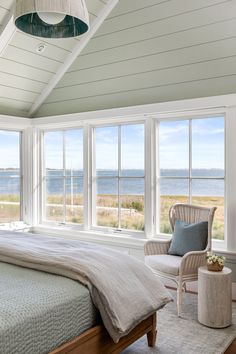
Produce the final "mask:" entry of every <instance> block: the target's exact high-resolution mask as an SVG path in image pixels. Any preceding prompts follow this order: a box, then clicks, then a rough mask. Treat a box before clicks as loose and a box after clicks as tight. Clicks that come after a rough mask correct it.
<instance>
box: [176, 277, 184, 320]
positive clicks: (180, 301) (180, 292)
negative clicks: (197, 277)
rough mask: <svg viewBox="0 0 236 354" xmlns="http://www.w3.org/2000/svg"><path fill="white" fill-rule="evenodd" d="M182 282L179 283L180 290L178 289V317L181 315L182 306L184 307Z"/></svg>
mask: <svg viewBox="0 0 236 354" xmlns="http://www.w3.org/2000/svg"><path fill="white" fill-rule="evenodd" d="M182 291H183V289H182V282H179V283H178V288H177V312H178V317H180V315H181V305H182Z"/></svg>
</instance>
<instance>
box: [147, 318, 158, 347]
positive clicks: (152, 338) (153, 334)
mask: <svg viewBox="0 0 236 354" xmlns="http://www.w3.org/2000/svg"><path fill="white" fill-rule="evenodd" d="M156 327H157V314H156V313H154V314H153V315H152V329H151V331H150V332H148V333H147V341H148V346H149V347H155V344H156V339H157V329H156Z"/></svg>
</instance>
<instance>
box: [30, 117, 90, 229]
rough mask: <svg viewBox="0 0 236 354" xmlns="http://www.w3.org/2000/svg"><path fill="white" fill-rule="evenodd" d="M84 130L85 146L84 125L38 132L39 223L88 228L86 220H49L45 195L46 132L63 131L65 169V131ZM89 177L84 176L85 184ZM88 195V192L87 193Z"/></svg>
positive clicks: (84, 155)
mask: <svg viewBox="0 0 236 354" xmlns="http://www.w3.org/2000/svg"><path fill="white" fill-rule="evenodd" d="M81 129H82V130H83V146H84V140H85V139H84V138H85V136H84V129H83V126H81V125H78V124H77V125H76V126H74V125H73V126H69V127H65V126H63V127H61V128H60V127H57V128H56V129H53V128H52V127H50V128H49V129H44V130H40V131H39V132H38V135H39V139H40V146H39V151H38V156H39V160H40V166H39V171H38V172H39V173H38V176H39V177H38V178H39V183H37V184H38V188H37V189H38V198H37V199H38V205H39V206H40V207H39V210H40V213H39V215H38V220H39V223H40V224H42V225H45V226H48V227H58V226H59V227H62V228H63V227H69V228H71V229H75V230H86V225H87V222H85V225H84V223H83V224H76V223H70V222H66V221H65V219H64V221H61V222H58V221H53V220H52V221H51V220H47V219H46V216H45V215H46V213H45V209H46V201H45V196H46V192H45V177H46V175H45V162H44V134H45V133H48V132H55V131H59V132H63V170H64V169H65V135H64V132H65V131H68V130H81ZM83 157H85V158H86V159H87V156H86V154H84V151H83ZM84 160H85V159H84ZM83 164H84V161H83ZM84 171H85V168H84ZM62 178H63V184H64V183H65V176H64V175H63V177H62ZM86 182H87V179H86V176H84V179H83V185H84V186H85V185H87V183H86ZM63 190H64V192H65V186H64V188H63ZM84 191H85V188H83V193H84ZM86 195H87V194H86ZM83 198H84V195H83ZM64 199H65V194H64V193H63V213H64V217H65V215H66V212H65V200H64ZM85 204H86V208H85ZM83 207H84V209H86V210H87V202H86V200H84V205H83ZM86 215H87V214H86ZM84 218H85V215H84ZM34 225H37V223H34Z"/></svg>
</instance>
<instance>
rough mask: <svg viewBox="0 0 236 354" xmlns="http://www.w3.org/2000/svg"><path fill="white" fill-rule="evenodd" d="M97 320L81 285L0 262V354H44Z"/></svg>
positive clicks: (86, 292)
mask: <svg viewBox="0 0 236 354" xmlns="http://www.w3.org/2000/svg"><path fill="white" fill-rule="evenodd" d="M98 321H99V315H98V312H97V310H96V308H95V307H94V305H93V303H92V300H91V298H90V294H89V291H88V289H87V288H86V287H85V286H84V285H82V284H80V283H79V282H76V281H74V280H71V279H68V278H65V277H62V276H57V275H52V274H48V273H44V272H40V271H35V270H31V269H26V268H23V267H18V266H14V265H11V264H7V263H1V262H0V343H1V345H0V353H1V354H32V353H34V354H44V353H48V352H50V351H52V350H53V349H55V348H56V347H58V346H60V345H61V344H62V343H64V342H67V341H69V340H71V339H73V338H74V337H76V336H78V335H79V334H81V333H82V332H84V331H86V330H87V329H89V328H91V327H92V326H94V325H95V324H96V323H97V322H98Z"/></svg>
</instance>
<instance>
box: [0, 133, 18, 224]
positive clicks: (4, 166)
mask: <svg viewBox="0 0 236 354" xmlns="http://www.w3.org/2000/svg"><path fill="white" fill-rule="evenodd" d="M20 145H21V133H20V132H12V131H5V130H0V156H1V158H0V222H1V223H5V222H11V221H19V220H21V184H22V183H21V182H22V177H21V168H20Z"/></svg>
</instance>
